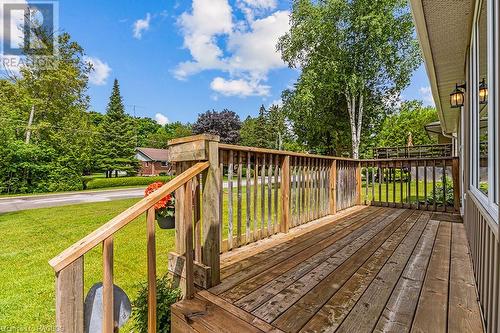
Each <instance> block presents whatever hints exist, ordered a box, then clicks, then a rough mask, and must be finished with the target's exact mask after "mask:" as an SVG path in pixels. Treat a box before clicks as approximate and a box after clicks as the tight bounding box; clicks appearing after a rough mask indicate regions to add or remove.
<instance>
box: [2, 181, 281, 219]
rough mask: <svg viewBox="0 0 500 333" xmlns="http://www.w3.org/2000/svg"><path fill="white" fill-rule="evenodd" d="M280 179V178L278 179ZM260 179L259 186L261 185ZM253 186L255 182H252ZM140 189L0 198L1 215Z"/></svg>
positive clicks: (130, 194) (125, 195) (140, 192)
mask: <svg viewBox="0 0 500 333" xmlns="http://www.w3.org/2000/svg"><path fill="white" fill-rule="evenodd" d="M278 179H279V177H278ZM260 183H261V182H260V179H259V181H258V184H260ZM251 184H253V181H252V182H251ZM241 185H242V186H246V180H245V179H242V181H241ZM236 186H237V180H236V179H235V180H233V189H234V191H236ZM223 187H224V188H228V183H227V181H224V183H223ZM145 188H146V187H140V188H127V189H119V190H101V191H99V190H95V191H88V192H68V193H55V194H41V195H26V196H19V197H8V198H0V214H2V213H7V212H16V211H20V210H26V209H36V208H47V207H57V206H65V205H74V204H81V203H89V202H103V201H112V200H120V199H130V198H142V197H143V196H144V189H145Z"/></svg>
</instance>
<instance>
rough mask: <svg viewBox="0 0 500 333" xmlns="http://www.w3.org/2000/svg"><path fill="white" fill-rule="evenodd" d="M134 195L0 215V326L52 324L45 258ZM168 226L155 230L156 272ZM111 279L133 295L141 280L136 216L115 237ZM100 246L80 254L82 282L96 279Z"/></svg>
mask: <svg viewBox="0 0 500 333" xmlns="http://www.w3.org/2000/svg"><path fill="white" fill-rule="evenodd" d="M137 200H138V199H128V200H120V201H113V202H104V203H92V204H82V205H73V206H65V207H54V208H44V209H36V210H27V211H22V212H15V213H6V214H2V215H0V234H1V235H2V238H3V240H2V242H1V245H0V246H1V251H0V261H1V262H2V269H1V270H0V285H1V286H2V288H1V289H0V309H1V311H0V327H2V326H4V327H5V326H16V327H27V326H31V325H53V324H54V322H55V320H54V316H55V310H54V306H55V304H54V272H53V271H52V268H51V267H50V266H49V265H48V263H47V261H48V260H49V259H51V258H52V257H54V256H55V255H57V254H58V253H60V252H61V251H62V250H64V249H65V248H66V247H68V246H70V245H71V244H73V243H74V242H76V241H78V240H79V239H81V238H82V237H84V236H85V235H87V234H88V233H90V232H91V231H93V230H95V229H96V228H97V227H99V226H100V225H102V224H103V223H105V222H107V221H108V220H109V219H111V218H112V217H114V216H115V215H117V214H118V213H120V212H122V211H123V210H125V209H126V208H128V207H130V206H131V205H133V204H134V203H135V202H136V201H137ZM173 247H174V230H159V231H158V233H157V251H158V252H157V255H158V272H165V271H166V269H167V253H168V252H169V251H171V250H172V249H173ZM114 267H115V283H116V284H117V285H119V286H120V287H122V288H123V289H124V290H125V291H126V292H127V294H128V295H129V296H130V297H131V298H133V297H135V295H136V290H137V288H136V287H135V285H136V284H137V283H138V282H141V281H145V279H146V229H145V218H144V216H142V217H141V218H139V219H137V220H136V221H134V222H132V223H131V224H129V225H128V226H126V227H125V228H124V229H123V230H121V231H120V232H118V233H117V235H116V237H115V266H114ZM101 277H102V261H101V247H100V246H98V247H96V248H95V249H94V250H92V251H91V252H89V253H88V254H87V255H86V256H85V287H86V290H88V289H89V288H90V287H91V286H92V284H94V283H95V282H97V281H101V280H102V279H101Z"/></svg>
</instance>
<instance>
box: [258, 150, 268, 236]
mask: <svg viewBox="0 0 500 333" xmlns="http://www.w3.org/2000/svg"><path fill="white" fill-rule="evenodd" d="M261 160H262V169H261V172H260V200H261V201H260V215H261V221H260V223H261V226H260V234H261V238H264V237H267V235H268V233H267V232H266V230H267V228H265V225H266V215H265V214H266V213H265V212H266V200H265V195H266V155H265V154H262V159H261Z"/></svg>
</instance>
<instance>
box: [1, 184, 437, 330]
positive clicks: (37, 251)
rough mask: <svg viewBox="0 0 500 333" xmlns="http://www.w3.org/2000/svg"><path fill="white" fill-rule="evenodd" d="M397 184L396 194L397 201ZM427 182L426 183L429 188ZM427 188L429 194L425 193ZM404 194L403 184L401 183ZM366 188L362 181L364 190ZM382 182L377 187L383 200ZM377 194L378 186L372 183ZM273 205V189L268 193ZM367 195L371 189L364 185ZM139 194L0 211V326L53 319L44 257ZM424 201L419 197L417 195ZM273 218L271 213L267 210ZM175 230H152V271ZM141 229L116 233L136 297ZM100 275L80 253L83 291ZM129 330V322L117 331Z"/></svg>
mask: <svg viewBox="0 0 500 333" xmlns="http://www.w3.org/2000/svg"><path fill="white" fill-rule="evenodd" d="M415 185H416V183H415V182H412V184H411V185H410V186H411V198H412V200H414V198H416V186H415ZM419 187H420V189H421V190H420V191H419V194H420V196H422V197H423V183H422V182H420V183H419ZM399 191H400V188H399V184H398V186H396V198H397V200H399V195H400V192H399ZM429 191H430V192H432V187H431V186H430V185H428V192H429ZM430 192H429V194H430ZM388 193H389V199H390V201H392V193H393V192H392V186H389V192H388ZM403 193H404V194H405V195H404V198H406V193H407V192H406V186H405V187H404V188H403ZM253 194H254V191H253V187H252V188H251V199H252V200H251V206H250V208H251V209H250V217H251V221H252V222H251V223H252V228H253V204H254V196H253ZM280 194H281V193H280V191H279V190H278V214H277V218H276V220H277V221H279V219H280V213H279V211H280V206H279V205H280V200H279V199H280ZM364 194H365V187H364V185H363V195H364ZM385 194H386V187H385V185H384V186H382V198H383V199H384V200H385ZM267 195H268V192H267V188H266V191H265V209H264V216H265V225H267V219H268V201H267ZM375 195H376V199H377V198H378V188H377V187H376V188H375ZM241 196H242V197H241V198H242V200H241V205H242V215H241V221H242V224H241V232H242V234H243V235H244V234H245V230H246V204H247V201H246V187H242V191H241ZM237 198H238V192H237V189H236V188H233V225H234V229H233V235H236V232H237V221H238V215H237V207H238V206H237V202H238V201H237ZM271 198H272V206H273V210H274V192H273V193H272V196H271ZM257 199H258V203H259V205H258V207H257V216H258V221H259V224H260V223H261V213H262V211H261V205H260V199H261V188H260V185H259V187H258V191H257ZM368 199H369V200H371V189H370V190H369V198H368ZM138 200H139V199H127V200H117V201H112V202H101V203H90V204H80V205H71V206H63V207H53V208H43V209H35V210H26V211H21V212H13V213H6V214H2V215H0V234H1V235H2V238H3V240H2V242H1V245H0V249H1V250H0V261H1V262H2V270H1V271H0V285H2V287H3V288H1V289H0V309H1V311H0V328H1V327H18V328H23V327H28V326H30V327H32V326H33V325H46V326H50V325H53V324H54V316H55V309H54V306H55V304H54V272H53V271H52V269H51V268H50V266H49V265H48V260H49V259H51V258H52V257H54V256H56V255H57V254H59V253H60V252H61V251H62V250H64V249H65V248H67V247H68V246H70V245H71V244H73V243H74V242H76V241H78V240H79V239H81V238H82V237H84V236H86V235H87V234H89V233H90V232H92V231H93V230H95V229H96V228H98V227H99V226H100V225H102V224H103V223H105V222H107V221H109V220H110V219H111V218H112V217H114V216H116V215H117V214H119V213H120V212H122V211H124V210H125V209H127V208H128V207H130V206H131V205H133V204H134V203H135V202H137V201H138ZM422 200H423V199H422ZM228 215H229V213H228V189H227V188H226V189H224V201H223V221H224V224H223V238H224V239H225V238H227V235H228V222H227V221H228ZM272 218H273V215H272ZM174 239H175V231H174V230H159V229H157V271H158V274H159V275H161V274H163V273H164V272H166V270H167V254H168V252H170V251H172V250H173V248H174V245H175V244H174ZM146 259H147V257H146V228H145V217H144V215H142V216H141V217H140V218H138V219H137V220H135V221H133V222H131V223H130V224H129V225H127V226H126V227H125V228H123V229H122V230H120V231H119V232H118V233H117V234H116V236H115V265H114V268H115V283H116V284H117V285H119V286H120V287H121V288H123V289H124V290H125V292H126V293H127V295H129V297H130V298H131V299H134V298H135V297H136V294H137V291H138V290H139V287H138V283H140V282H144V281H145V280H146V271H147V267H146V262H147V261H146ZM101 280H102V257H101V247H100V246H97V247H96V248H94V249H93V250H92V251H90V252H89V253H88V254H87V255H86V256H85V287H86V291H85V292H87V291H88V289H89V288H90V287H91V286H92V285H93V284H94V283H96V282H98V281H101ZM127 330H130V325H127V327H126V328H125V329H123V330H121V331H127Z"/></svg>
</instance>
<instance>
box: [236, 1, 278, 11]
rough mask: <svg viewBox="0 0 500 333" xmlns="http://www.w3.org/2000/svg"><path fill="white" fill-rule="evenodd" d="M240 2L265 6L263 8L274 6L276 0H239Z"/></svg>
mask: <svg viewBox="0 0 500 333" xmlns="http://www.w3.org/2000/svg"><path fill="white" fill-rule="evenodd" d="M241 2H243V3H245V4H246V5H248V6H250V7H254V8H265V9H274V8H276V0H241Z"/></svg>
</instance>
